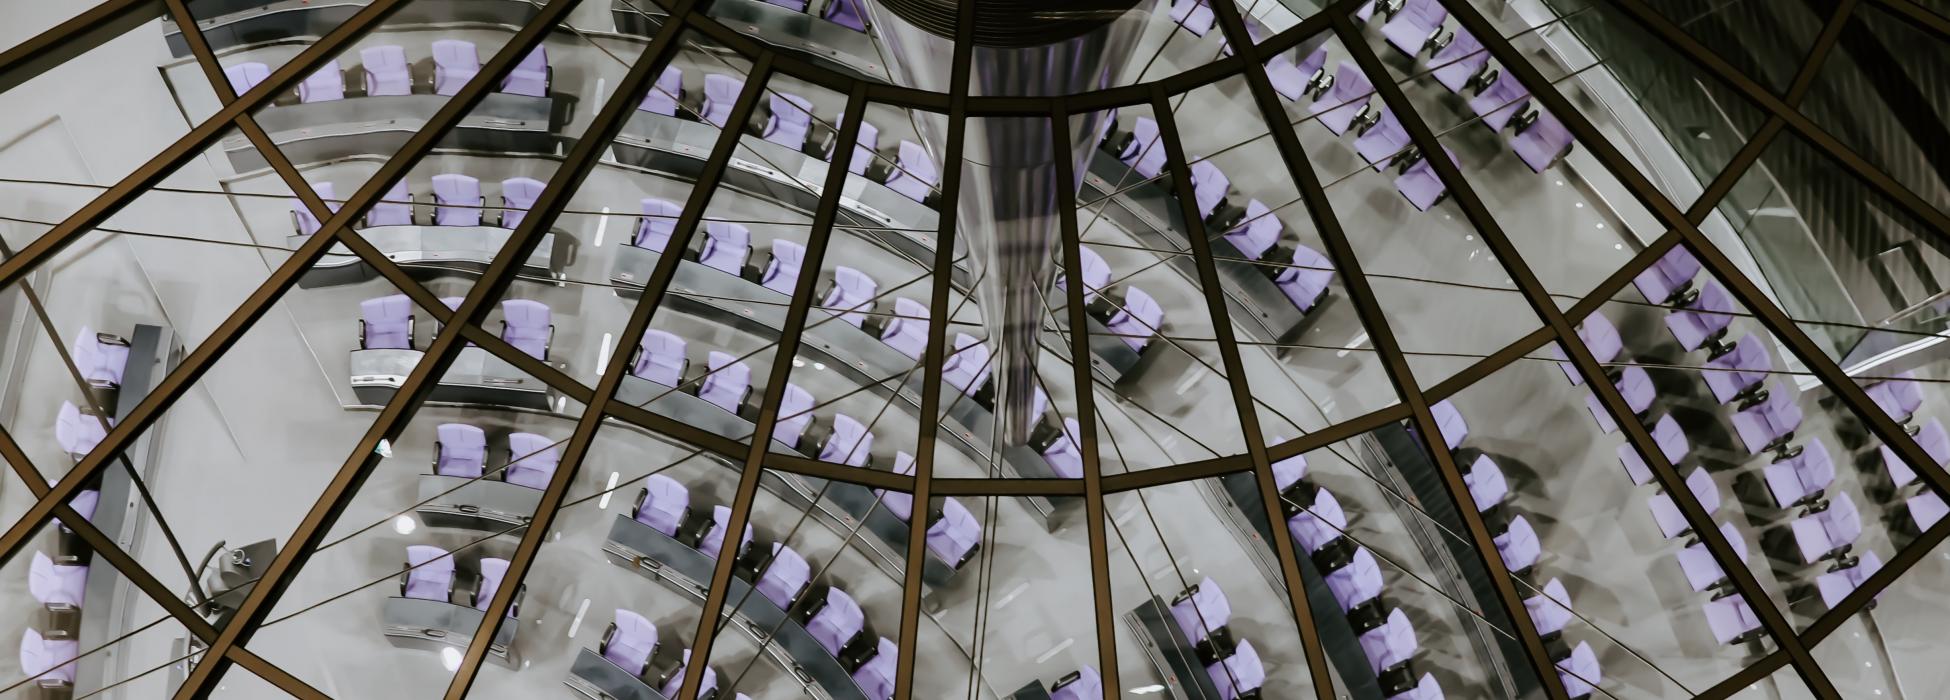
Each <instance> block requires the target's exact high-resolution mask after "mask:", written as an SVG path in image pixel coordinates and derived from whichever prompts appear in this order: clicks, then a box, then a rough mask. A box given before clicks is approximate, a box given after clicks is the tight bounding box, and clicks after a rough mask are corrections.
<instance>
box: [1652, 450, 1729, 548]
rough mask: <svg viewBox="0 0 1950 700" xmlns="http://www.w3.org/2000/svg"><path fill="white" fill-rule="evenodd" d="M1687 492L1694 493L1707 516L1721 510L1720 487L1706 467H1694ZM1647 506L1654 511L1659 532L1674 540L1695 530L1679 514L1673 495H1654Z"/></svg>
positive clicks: (1688, 479) (1688, 481)
mask: <svg viewBox="0 0 1950 700" xmlns="http://www.w3.org/2000/svg"><path fill="white" fill-rule="evenodd" d="M1686 490H1687V491H1690V492H1692V494H1693V498H1694V499H1697V500H1698V501H1699V504H1700V507H1701V508H1704V509H1706V514H1707V515H1712V514H1714V513H1716V512H1719V510H1720V486H1719V485H1718V484H1715V483H1713V475H1712V474H1708V473H1706V468H1705V467H1694V468H1693V473H1691V474H1687V475H1686ZM1646 505H1647V506H1648V507H1650V508H1651V509H1652V521H1653V522H1654V523H1657V524H1658V525H1659V532H1660V533H1661V534H1663V535H1665V536H1666V539H1672V538H1674V537H1679V536H1681V535H1686V534H1691V533H1692V531H1693V528H1692V526H1691V525H1688V524H1687V523H1686V516H1684V515H1681V514H1680V512H1679V505H1678V504H1676V503H1674V502H1673V500H1672V494H1669V493H1658V494H1653V496H1652V498H1651V500H1648V501H1646Z"/></svg>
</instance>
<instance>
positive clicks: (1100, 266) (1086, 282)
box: [1056, 176, 1223, 304]
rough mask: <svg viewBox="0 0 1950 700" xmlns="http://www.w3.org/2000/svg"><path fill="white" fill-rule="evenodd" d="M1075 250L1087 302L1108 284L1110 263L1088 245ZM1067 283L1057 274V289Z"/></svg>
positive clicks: (1067, 282)
mask: <svg viewBox="0 0 1950 700" xmlns="http://www.w3.org/2000/svg"><path fill="white" fill-rule="evenodd" d="M1222 177H1223V176H1222ZM1077 251H1078V255H1077V269H1078V271H1079V272H1080V273H1081V274H1082V276H1083V302H1084V303H1085V304H1088V303H1090V302H1093V301H1096V300H1097V293H1098V292H1100V291H1103V288H1104V286H1105V285H1108V284H1110V263H1107V262H1104V256H1101V255H1098V254H1097V251H1094V250H1091V249H1090V246H1078V247H1077ZM1068 284H1069V280H1068V279H1065V278H1064V277H1063V276H1062V275H1061V274H1059V275H1058V276H1057V278H1056V288H1057V289H1062V290H1068V289H1069V287H1068V286H1067V285H1068Z"/></svg>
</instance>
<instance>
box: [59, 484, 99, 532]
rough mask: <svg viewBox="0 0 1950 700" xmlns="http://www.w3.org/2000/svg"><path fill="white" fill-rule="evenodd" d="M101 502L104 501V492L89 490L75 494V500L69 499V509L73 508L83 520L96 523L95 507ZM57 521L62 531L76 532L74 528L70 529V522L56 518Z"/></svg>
mask: <svg viewBox="0 0 1950 700" xmlns="http://www.w3.org/2000/svg"><path fill="white" fill-rule="evenodd" d="M101 500H102V492H100V491H97V490H95V489H88V490H86V491H83V492H81V493H78V494H75V496H74V498H72V499H69V500H68V507H70V508H73V509H74V512H75V514H76V515H80V516H81V519H82V520H87V521H89V522H94V520H95V506H96V505H98V504H100V503H101ZM56 520H57V521H59V522H60V523H61V529H62V530H64V531H67V532H73V531H74V529H73V528H70V527H68V521H66V520H61V519H59V518H56Z"/></svg>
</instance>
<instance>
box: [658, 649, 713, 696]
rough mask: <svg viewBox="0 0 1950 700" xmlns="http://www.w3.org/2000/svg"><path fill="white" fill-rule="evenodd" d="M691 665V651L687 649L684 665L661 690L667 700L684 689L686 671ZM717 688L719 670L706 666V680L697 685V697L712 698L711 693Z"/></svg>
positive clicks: (678, 667) (681, 665)
mask: <svg viewBox="0 0 1950 700" xmlns="http://www.w3.org/2000/svg"><path fill="white" fill-rule="evenodd" d="M690 665H691V650H689V649H685V650H684V663H682V664H678V666H677V670H675V671H671V672H670V673H671V675H670V680H668V681H664V687H663V688H660V689H659V690H660V691H661V692H662V693H663V694H664V697H666V698H674V697H677V691H680V690H683V689H684V669H685V668H688V667H689V666H690ZM717 688H718V670H717V669H714V668H711V667H710V666H709V665H706V666H705V667H704V678H703V680H700V681H698V683H697V696H698V697H700V698H706V697H710V696H711V691H713V690H717Z"/></svg>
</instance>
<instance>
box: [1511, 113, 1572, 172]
mask: <svg viewBox="0 0 1950 700" xmlns="http://www.w3.org/2000/svg"><path fill="white" fill-rule="evenodd" d="M1576 142H1577V138H1576V137H1574V136H1572V135H1571V129H1570V127H1567V126H1564V122H1561V121H1558V119H1557V117H1556V116H1554V115H1552V114H1551V113H1550V111H1549V110H1544V109H1539V110H1537V117H1536V118H1535V119H1533V120H1531V122H1530V124H1529V125H1528V126H1525V127H1523V131H1522V132H1519V133H1518V134H1516V135H1515V136H1511V137H1510V150H1512V151H1515V152H1516V154H1517V157H1518V158H1521V159H1523V164H1524V165H1528V166H1530V170H1531V172H1539V173H1541V172H1544V171H1545V170H1547V169H1549V168H1550V167H1551V166H1552V165H1554V164H1556V163H1557V159H1559V158H1562V157H1564V154H1566V153H1570V152H1571V146H1572V145H1573V144H1575V143H1576Z"/></svg>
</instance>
